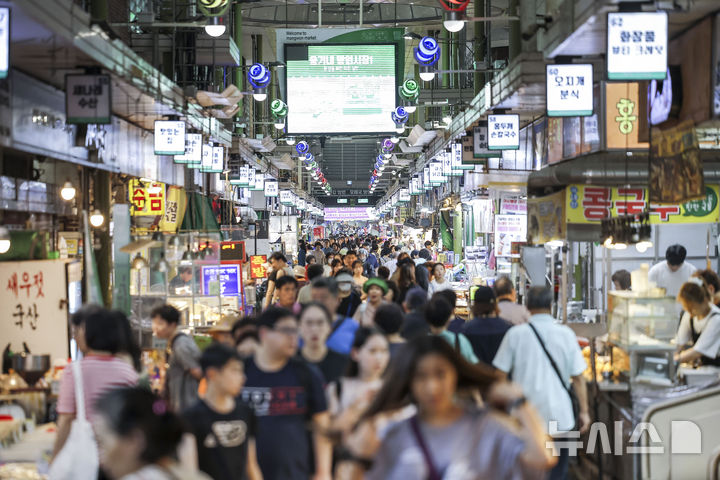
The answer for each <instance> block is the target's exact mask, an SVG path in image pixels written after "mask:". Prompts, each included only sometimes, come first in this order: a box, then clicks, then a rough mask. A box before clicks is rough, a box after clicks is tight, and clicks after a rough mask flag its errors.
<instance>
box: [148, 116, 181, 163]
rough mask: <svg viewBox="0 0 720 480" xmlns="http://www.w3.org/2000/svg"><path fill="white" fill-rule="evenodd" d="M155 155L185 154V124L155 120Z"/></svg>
mask: <svg viewBox="0 0 720 480" xmlns="http://www.w3.org/2000/svg"><path fill="white" fill-rule="evenodd" d="M154 138H155V155H184V154H185V122H183V121H178V120H155V137H154Z"/></svg>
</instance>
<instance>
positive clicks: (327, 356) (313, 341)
mask: <svg viewBox="0 0 720 480" xmlns="http://www.w3.org/2000/svg"><path fill="white" fill-rule="evenodd" d="M332 323H333V319H332V316H331V315H330V312H329V311H328V309H327V308H326V307H325V305H323V304H322V303H319V302H311V303H308V304H307V305H305V306H304V307H303V310H302V313H301V314H300V337H301V338H302V341H303V346H302V349H300V355H301V357H302V359H303V360H305V361H306V362H308V363H310V364H312V365H315V366H316V367H318V368H319V369H320V372H321V373H322V374H323V377H324V380H325V385H327V384H329V383H332V382H334V381H336V380H338V379H339V378H340V377H341V376H343V375H344V374H345V370H346V369H347V365H348V362H349V361H350V357H348V356H347V355H343V354H341V353H338V352H336V351H335V350H332V349H331V348H328V347H327V345H326V344H325V342H327V339H328V337H329V336H330V331H331V330H330V329H331V327H332Z"/></svg>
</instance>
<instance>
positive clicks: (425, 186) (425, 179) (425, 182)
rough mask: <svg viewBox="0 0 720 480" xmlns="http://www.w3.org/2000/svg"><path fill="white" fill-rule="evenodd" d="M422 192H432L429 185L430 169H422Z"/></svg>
mask: <svg viewBox="0 0 720 480" xmlns="http://www.w3.org/2000/svg"><path fill="white" fill-rule="evenodd" d="M422 185H423V190H432V185H430V167H425V168H423V181H422Z"/></svg>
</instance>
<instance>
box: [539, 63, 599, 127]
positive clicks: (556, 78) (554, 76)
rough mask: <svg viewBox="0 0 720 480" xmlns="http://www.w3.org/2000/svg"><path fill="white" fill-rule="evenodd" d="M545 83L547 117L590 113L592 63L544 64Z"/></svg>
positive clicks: (591, 101)
mask: <svg viewBox="0 0 720 480" xmlns="http://www.w3.org/2000/svg"><path fill="white" fill-rule="evenodd" d="M545 84H546V86H545V89H546V90H545V93H546V102H547V103H546V106H547V115H548V117H584V116H587V115H592V112H593V66H592V64H589V63H588V64H568V65H546V66H545Z"/></svg>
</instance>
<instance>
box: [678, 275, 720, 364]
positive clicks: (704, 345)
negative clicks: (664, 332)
mask: <svg viewBox="0 0 720 480" xmlns="http://www.w3.org/2000/svg"><path fill="white" fill-rule="evenodd" d="M677 300H678V302H679V303H680V304H681V305H682V307H683V310H685V312H686V313H685V315H683V317H682V320H681V321H680V328H679V329H678V332H677V337H676V339H675V343H676V345H677V346H678V348H684V347H687V346H688V345H690V347H689V348H686V349H685V350H683V351H679V352H678V353H676V354H675V361H677V362H692V363H701V364H703V365H713V366H720V309H718V307H716V306H715V304H714V303H713V302H712V296H711V294H710V291H709V290H708V288H707V285H706V284H705V283H704V282H703V281H702V279H701V278H696V277H693V278H691V279H690V280H689V281H688V282H686V283H684V284H683V286H682V287H681V288H680V292H679V293H678V297H677Z"/></svg>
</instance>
